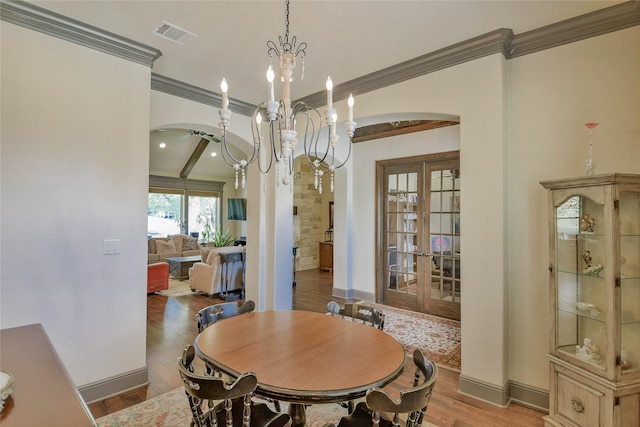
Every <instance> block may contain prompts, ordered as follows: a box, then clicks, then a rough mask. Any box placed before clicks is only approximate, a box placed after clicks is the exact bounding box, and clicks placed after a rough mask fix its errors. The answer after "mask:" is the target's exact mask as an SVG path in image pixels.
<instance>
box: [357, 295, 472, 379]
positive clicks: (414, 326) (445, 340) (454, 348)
mask: <svg viewBox="0 0 640 427" xmlns="http://www.w3.org/2000/svg"><path fill="white" fill-rule="evenodd" d="M363 303H364V304H366V305H369V306H371V307H374V308H378V309H380V310H382V311H383V312H384V314H385V318H384V331H385V332H387V333H388V334H389V335H391V336H392V337H394V338H395V339H397V340H398V341H399V342H400V344H402V346H403V347H404V349H405V351H406V352H407V353H409V354H411V355H412V354H413V351H414V350H415V349H416V348H419V349H421V350H422V351H423V352H424V353H425V354H426V355H427V357H428V358H429V360H431V361H433V362H435V363H436V364H437V365H438V366H442V367H444V368H448V369H451V370H454V371H456V372H460V367H461V366H462V356H461V344H460V342H461V336H460V322H458V321H456V320H450V319H444V318H442V317H437V316H431V315H428V314H424V313H417V312H414V311H408V310H402V309H399V308H395V307H389V306H386V305H381V304H375V303H372V302H368V301H363Z"/></svg>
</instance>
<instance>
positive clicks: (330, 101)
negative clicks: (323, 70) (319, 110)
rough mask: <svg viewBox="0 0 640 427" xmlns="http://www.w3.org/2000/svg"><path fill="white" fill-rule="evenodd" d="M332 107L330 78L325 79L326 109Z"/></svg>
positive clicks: (331, 83)
mask: <svg viewBox="0 0 640 427" xmlns="http://www.w3.org/2000/svg"><path fill="white" fill-rule="evenodd" d="M332 107H333V82H332V81H331V76H329V77H327V109H329V110H330V109H331V108H332Z"/></svg>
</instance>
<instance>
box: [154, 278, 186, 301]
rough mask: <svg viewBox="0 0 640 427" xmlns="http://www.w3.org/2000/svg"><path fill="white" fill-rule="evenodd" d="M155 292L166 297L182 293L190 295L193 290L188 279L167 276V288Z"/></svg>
mask: <svg viewBox="0 0 640 427" xmlns="http://www.w3.org/2000/svg"><path fill="white" fill-rule="evenodd" d="M156 293H157V294H158V295H164V296H167V297H180V296H183V295H190V294H192V293H193V291H192V290H191V286H190V285H189V281H188V280H178V279H173V278H169V289H166V290H163V291H158V292H156Z"/></svg>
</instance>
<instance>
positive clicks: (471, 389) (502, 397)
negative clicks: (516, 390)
mask: <svg viewBox="0 0 640 427" xmlns="http://www.w3.org/2000/svg"><path fill="white" fill-rule="evenodd" d="M458 391H459V392H460V393H462V394H465V395H467V396H470V397H473V398H475V399H480V400H483V401H485V402H488V403H491V404H493V405H496V406H499V407H501V408H506V407H507V406H509V400H510V399H509V382H507V383H506V384H505V385H504V386H503V387H502V388H501V387H497V386H495V385H493V384H489V383H485V382H483V381H480V380H476V379H474V378H469V377H466V376H464V375H462V374H460V378H459V380H458Z"/></svg>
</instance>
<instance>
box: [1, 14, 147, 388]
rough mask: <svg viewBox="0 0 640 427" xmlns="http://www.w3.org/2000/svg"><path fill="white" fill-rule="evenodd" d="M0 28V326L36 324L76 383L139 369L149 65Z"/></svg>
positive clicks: (143, 338)
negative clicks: (111, 251) (108, 245)
mask: <svg viewBox="0 0 640 427" xmlns="http://www.w3.org/2000/svg"><path fill="white" fill-rule="evenodd" d="M1 36H2V37H1V39H2V41H1V43H2V45H1V48H2V64H1V66H2V69H1V70H2V75H1V78H2V80H1V82H2V86H1V87H2V98H1V102H2V129H1V136H2V139H1V140H2V145H1V147H0V154H1V172H0V173H1V182H2V207H1V216H2V221H1V223H0V237H1V239H0V242H1V243H0V247H1V254H2V256H1V260H0V262H1V274H0V295H1V298H0V300H1V302H0V308H1V315H0V324H1V327H2V328H9V327H15V326H21V325H26V324H32V323H42V324H43V325H44V328H45V330H46V331H47V333H48V335H49V337H50V338H51V341H52V343H53V345H54V346H55V348H56V350H57V351H58V354H59V355H60V358H61V359H62V361H63V363H64V364H65V366H66V367H67V369H68V371H69V373H70V375H71V377H72V379H73V381H74V382H75V383H76V385H78V386H83V385H86V384H89V383H92V382H94V381H98V380H103V379H105V378H109V377H112V376H116V375H120V374H123V373H126V372H129V371H134V370H139V369H144V368H145V366H146V360H145V355H146V321H145V319H146V287H145V283H146V241H145V236H146V221H147V220H146V210H147V208H146V204H147V202H146V199H147V197H146V194H147V187H148V184H147V182H148V169H149V165H148V159H149V153H148V151H149V87H150V69H149V68H148V67H145V66H142V65H137V64H134V63H132V62H130V61H126V60H123V59H119V58H116V57H114V56H110V55H106V54H103V53H100V52H97V51H95V50H90V49H87V48H85V47H81V46H78V45H76V44H72V43H68V42H65V41H62V40H59V39H56V38H52V37H49V36H46V35H43V34H40V33H38V32H34V31H31V30H27V29H25V28H22V27H18V26H15V25H13V24H9V23H6V22H2V25H1ZM123 105H124V106H126V108H123ZM105 239H119V240H120V253H119V254H116V255H103V242H104V240H105Z"/></svg>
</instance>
